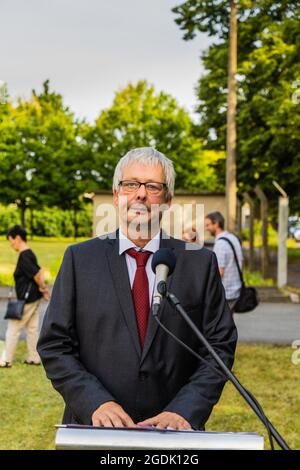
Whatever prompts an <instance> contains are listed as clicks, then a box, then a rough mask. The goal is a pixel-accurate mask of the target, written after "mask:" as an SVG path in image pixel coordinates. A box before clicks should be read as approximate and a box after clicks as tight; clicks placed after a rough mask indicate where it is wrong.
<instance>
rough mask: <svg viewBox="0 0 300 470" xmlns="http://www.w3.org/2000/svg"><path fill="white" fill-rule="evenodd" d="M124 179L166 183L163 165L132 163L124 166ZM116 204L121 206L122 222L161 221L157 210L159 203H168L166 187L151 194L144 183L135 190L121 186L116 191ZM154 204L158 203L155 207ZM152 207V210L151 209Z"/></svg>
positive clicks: (145, 222) (147, 223)
mask: <svg viewBox="0 0 300 470" xmlns="http://www.w3.org/2000/svg"><path fill="white" fill-rule="evenodd" d="M122 181H137V182H140V183H165V175H164V171H163V168H162V166H161V165H156V166H154V165H144V164H142V163H132V164H131V165H128V166H127V167H125V168H124V170H123V174H122ZM114 204H115V206H116V207H118V208H119V211H120V216H121V220H122V223H123V224H125V225H127V227H128V225H129V224H131V226H144V227H145V226H147V227H149V226H150V225H151V221H153V220H154V219H155V220H156V221H158V222H159V220H158V219H159V218H160V217H161V215H160V214H159V213H158V211H157V205H161V204H167V205H168V206H170V204H171V201H168V202H167V201H166V189H165V188H163V189H162V190H161V191H160V192H159V193H158V194H151V193H150V192H149V191H147V190H146V188H145V186H144V185H141V186H140V188H139V189H137V190H136V191H133V192H128V191H127V190H126V189H124V188H122V187H121V186H120V187H119V190H118V191H114ZM153 205H156V208H155V206H154V207H153ZM151 207H152V210H151Z"/></svg>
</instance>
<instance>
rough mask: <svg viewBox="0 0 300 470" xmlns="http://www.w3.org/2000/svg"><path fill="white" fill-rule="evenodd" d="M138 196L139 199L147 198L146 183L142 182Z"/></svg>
mask: <svg viewBox="0 0 300 470" xmlns="http://www.w3.org/2000/svg"><path fill="white" fill-rule="evenodd" d="M136 197H137V199H146V197H147V191H146V188H145V185H144V184H141V186H140V187H139V189H138V191H137V193H136Z"/></svg>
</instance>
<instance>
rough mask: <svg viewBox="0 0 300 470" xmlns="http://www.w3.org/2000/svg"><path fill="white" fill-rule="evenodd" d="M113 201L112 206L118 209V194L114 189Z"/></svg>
mask: <svg viewBox="0 0 300 470" xmlns="http://www.w3.org/2000/svg"><path fill="white" fill-rule="evenodd" d="M113 199H114V206H115V207H119V193H118V191H116V190H115V189H114V196H113Z"/></svg>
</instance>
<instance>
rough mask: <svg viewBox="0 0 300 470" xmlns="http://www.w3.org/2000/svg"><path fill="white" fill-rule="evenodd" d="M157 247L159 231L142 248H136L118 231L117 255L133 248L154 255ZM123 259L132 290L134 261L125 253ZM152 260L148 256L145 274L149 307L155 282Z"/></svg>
mask: <svg viewBox="0 0 300 470" xmlns="http://www.w3.org/2000/svg"><path fill="white" fill-rule="evenodd" d="M159 245H160V231H159V232H157V234H156V235H155V237H154V238H152V240H150V241H149V242H148V243H147V245H145V246H144V247H143V248H141V247H139V246H136V245H135V244H134V243H133V242H132V241H131V240H129V238H127V237H126V235H124V233H123V232H122V231H121V229H120V231H119V255H122V254H123V253H124V252H125V251H127V250H129V249H130V248H134V249H135V250H137V251H151V252H152V253H155V252H156V251H158V250H159ZM125 258H126V264H127V270H128V275H129V281H130V286H131V288H132V285H133V281H134V276H135V273H136V260H135V258H133V257H132V256H130V255H128V254H127V253H125ZM152 258H153V255H150V256H149V259H148V261H147V264H146V274H147V277H148V284H149V303H150V305H151V302H152V293H153V288H154V282H155V274H154V272H153V271H152V268H151V263H152Z"/></svg>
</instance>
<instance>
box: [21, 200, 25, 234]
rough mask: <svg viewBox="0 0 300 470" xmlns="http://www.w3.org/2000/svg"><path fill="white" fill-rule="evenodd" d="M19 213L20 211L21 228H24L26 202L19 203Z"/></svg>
mask: <svg viewBox="0 0 300 470" xmlns="http://www.w3.org/2000/svg"><path fill="white" fill-rule="evenodd" d="M20 211H21V225H22V227H23V228H26V201H21V204H20Z"/></svg>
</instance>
